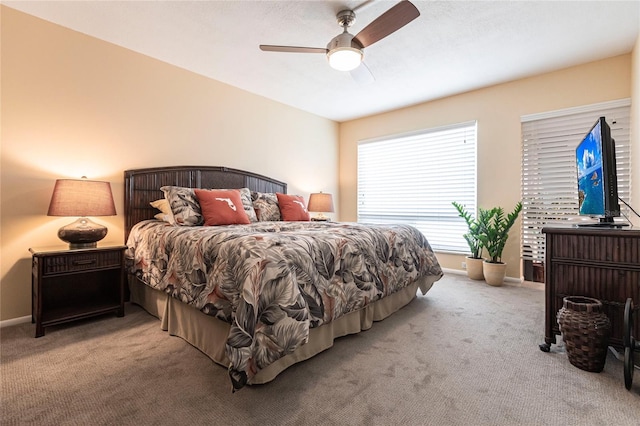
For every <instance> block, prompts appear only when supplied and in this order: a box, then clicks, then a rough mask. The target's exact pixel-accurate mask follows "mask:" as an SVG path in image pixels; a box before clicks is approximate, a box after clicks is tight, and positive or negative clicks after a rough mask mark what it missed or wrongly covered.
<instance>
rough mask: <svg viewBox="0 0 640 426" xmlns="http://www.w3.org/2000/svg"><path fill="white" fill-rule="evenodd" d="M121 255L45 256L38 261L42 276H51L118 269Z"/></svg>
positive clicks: (97, 253)
mask: <svg viewBox="0 0 640 426" xmlns="http://www.w3.org/2000/svg"><path fill="white" fill-rule="evenodd" d="M121 255H122V252H121V251H119V250H115V251H104V252H93V253H78V254H65V255H59V256H45V257H43V258H41V259H40V260H41V261H42V262H43V265H42V273H43V275H52V274H62V273H66V272H74V271H85V270H88V269H104V268H119V267H120V264H121Z"/></svg>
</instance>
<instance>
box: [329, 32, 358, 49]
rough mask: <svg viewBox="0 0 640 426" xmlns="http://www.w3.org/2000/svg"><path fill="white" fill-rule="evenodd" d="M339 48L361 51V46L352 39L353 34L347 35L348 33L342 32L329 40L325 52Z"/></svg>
mask: <svg viewBox="0 0 640 426" xmlns="http://www.w3.org/2000/svg"><path fill="white" fill-rule="evenodd" d="M339 48H349V49H351V48H353V49H358V50H362V46H360V44H359V43H358V42H357V41H355V40H354V39H353V34H349V33H348V32H344V33H342V34H339V35H337V36H335V37H334V38H332V39H331V41H330V42H329V44H327V50H329V51H331V50H334V49H339Z"/></svg>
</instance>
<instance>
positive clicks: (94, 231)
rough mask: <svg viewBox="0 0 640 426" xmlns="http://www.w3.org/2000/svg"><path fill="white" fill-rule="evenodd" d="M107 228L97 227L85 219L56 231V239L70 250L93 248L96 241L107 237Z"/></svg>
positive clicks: (97, 225) (95, 245)
mask: <svg viewBox="0 0 640 426" xmlns="http://www.w3.org/2000/svg"><path fill="white" fill-rule="evenodd" d="M107 231H108V230H107V227H106V226H102V225H99V224H97V223H95V222H93V221H91V220H89V219H87V218H86V217H81V218H79V219H78V220H76V221H75V222H72V223H70V224H68V225H66V226H63V227H62V228H60V229H59V230H58V238H60V239H61V240H62V241H65V242H67V243H69V248H70V249H72V250H75V249H82V248H95V247H97V245H98V244H97V243H98V241H100V240H101V239H103V238H104V237H105V236H106V235H107Z"/></svg>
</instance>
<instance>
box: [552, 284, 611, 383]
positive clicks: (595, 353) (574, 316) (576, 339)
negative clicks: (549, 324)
mask: <svg viewBox="0 0 640 426" xmlns="http://www.w3.org/2000/svg"><path fill="white" fill-rule="evenodd" d="M562 302H563V306H562V309H560V310H559V311H558V325H559V326H560V331H561V332H562V339H563V340H564V342H565V346H566V348H567V355H568V357H569V362H571V364H573V365H575V366H576V367H578V368H580V369H582V370H585V371H591V372H595V373H599V372H601V371H602V370H603V369H604V363H605V361H606V359H607V345H608V343H609V332H610V331H611V323H610V321H609V318H608V317H607V315H606V314H605V313H604V312H602V302H600V301H599V300H597V299H593V298H590V297H583V296H567V297H565V298H564V299H562Z"/></svg>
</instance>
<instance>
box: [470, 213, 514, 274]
mask: <svg viewBox="0 0 640 426" xmlns="http://www.w3.org/2000/svg"><path fill="white" fill-rule="evenodd" d="M521 210H522V203H521V202H518V203H517V204H516V206H515V207H514V209H513V211H512V212H511V213H509V214H508V215H507V216H505V215H504V209H503V208H502V207H494V208H492V209H490V210H485V209H482V208H480V209H479V215H478V223H479V226H480V233H479V235H478V238H479V240H480V242H481V243H482V246H483V247H484V248H485V249H486V250H487V253H488V254H489V258H488V259H486V260H485V261H484V262H483V265H482V272H483V274H484V279H485V281H486V282H487V284H490V285H493V286H500V285H502V283H503V281H504V277H505V274H506V270H507V264H506V263H504V262H502V251H503V250H504V246H505V244H506V243H507V239H508V238H509V230H510V229H511V227H512V226H513V224H514V223H515V221H516V219H517V218H518V215H519V214H520V211H521Z"/></svg>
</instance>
